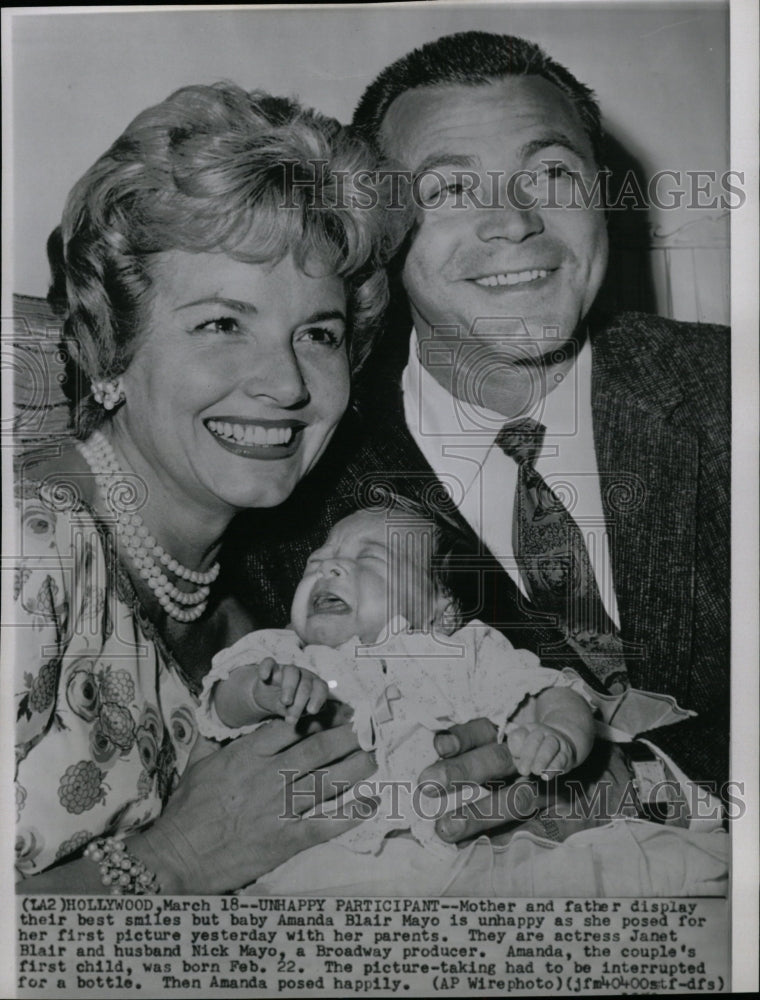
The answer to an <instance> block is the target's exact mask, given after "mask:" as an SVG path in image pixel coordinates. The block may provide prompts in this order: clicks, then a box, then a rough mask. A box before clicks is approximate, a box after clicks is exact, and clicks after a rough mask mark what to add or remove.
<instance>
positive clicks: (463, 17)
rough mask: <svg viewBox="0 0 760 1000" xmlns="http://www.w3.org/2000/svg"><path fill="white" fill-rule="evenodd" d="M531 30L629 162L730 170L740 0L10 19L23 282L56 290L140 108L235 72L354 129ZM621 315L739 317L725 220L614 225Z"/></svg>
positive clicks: (27, 14)
mask: <svg viewBox="0 0 760 1000" xmlns="http://www.w3.org/2000/svg"><path fill="white" fill-rule="evenodd" d="M468 29H479V30H487V31H498V32H504V33H509V34H516V35H523V36H525V37H527V38H530V39H532V40H534V41H536V42H538V43H539V44H541V45H542V46H544V47H545V48H546V49H547V50H548V51H549V52H550V53H551V54H552V55H553V56H554V57H555V58H556V59H557V60H559V61H560V62H562V63H564V64H565V65H566V66H567V67H568V68H569V69H570V70H572V71H573V72H574V73H575V75H576V76H578V77H579V79H581V80H583V81H584V82H585V83H587V84H588V85H590V86H591V87H593V88H594V89H595V90H596V92H597V94H598V96H599V99H600V101H601V105H602V110H603V112H604V115H605V120H606V123H607V126H608V129H609V130H610V132H611V133H612V135H613V136H614V138H615V139H616V140H617V143H618V144H619V156H620V162H621V164H622V165H624V166H626V167H627V166H631V165H632V166H633V167H635V168H636V169H637V171H638V172H639V175H640V176H642V177H643V178H644V179H645V180H646V178H647V177H648V176H650V175H651V174H652V173H653V172H654V171H656V170H658V169H663V168H667V169H675V170H679V169H680V170H687V169H688V170H697V169H699V170H715V171H717V172H718V174H720V173H722V172H723V171H725V170H726V169H727V167H728V7H727V4H713V3H708V2H692V3H690V4H680V3H673V2H661V3H639V4H628V3H621V2H616V3H611V2H610V3H607V4H587V3H567V2H565V3H562V4H557V3H530V4H526V3H506V2H504V3H498V4H488V5H479V4H473V3H468V4H455V5H448V4H442V3H440V4H439V3H427V4H397V5H376V6H371V7H370V6H366V5H365V6H363V7H359V8H354V7H346V6H339V7H334V8H330V9H327V8H324V9H308V8H305V7H298V8H295V9H292V10H276V9H272V8H270V9H265V8H262V9H240V8H237V9H227V10H223V9H214V10H209V11H200V10H181V9H176V10H171V11H133V10H130V9H125V10H123V11H120V12H102V13H101V12H94V11H88V12H86V13H70V12H67V11H65V10H64V11H62V12H61V13H57V14H56V13H37V12H35V11H32V10H28V11H26V10H25V11H19V13H18V14H17V15H16V16H14V17H13V19H12V22H11V31H12V36H11V52H12V72H11V74H10V79H11V81H12V101H11V108H12V116H13V119H12V134H13V139H14V142H13V157H12V163H13V185H12V197H13V225H14V230H13V231H14V269H15V275H14V289H15V290H16V291H18V292H23V293H26V294H31V295H43V294H44V293H45V291H46V288H47V278H48V275H47V263H46V258H45V249H44V248H45V241H46V239H47V236H48V234H49V233H50V231H51V230H52V228H53V227H54V226H55V225H56V224H57V222H58V221H59V218H60V212H61V209H62V206H63V202H64V199H65V197H66V194H67V192H68V190H69V188H70V187H71V185H72V184H73V183H74V181H75V180H76V179H77V178H78V177H79V176H80V175H81V173H82V172H83V171H84V170H85V169H86V168H87V167H88V166H89V165H90V164H91V163H92V162H93V161H94V159H95V158H96V157H97V156H98V155H99V154H100V153H102V152H103V151H104V150H105V149H106V147H107V146H108V145H109V143H110V142H111V141H112V140H113V139H114V138H116V136H117V135H118V134H119V133H120V132H121V130H122V129H123V128H124V126H125V125H126V124H127V123H128V122H129V121H130V120H131V118H132V117H133V116H134V115H135V114H136V113H137V112H138V111H140V110H142V109H143V108H144V107H147V106H148V105H150V104H154V103H156V102H158V101H160V100H161V99H163V98H164V97H165V96H166V95H167V94H169V93H170V92H171V91H172V90H174V89H176V88H177V87H180V86H182V85H184V84H188V83H211V82H213V81H215V80H218V79H230V80H233V81H235V82H236V83H239V84H241V85H242V86H244V87H246V88H253V87H263V88H265V89H268V90H271V91H272V92H274V93H285V94H292V95H296V96H299V97H300V98H301V99H302V100H304V101H305V102H306V103H308V104H311V105H313V106H315V107H318V108H320V109H321V110H323V111H325V112H328V113H330V114H333V115H335V116H336V117H338V118H340V119H342V120H348V119H349V118H350V116H351V113H352V110H353V107H354V105H355V103H356V101H357V99H358V97H359V95H360V94H361V92H362V90H363V88H364V87H365V86H366V85H367V84H368V83H369V82H370V81H371V80H372V78H373V77H374V76H375V75H376V74H377V73H378V72H379V71H380V70H381V69H382V68H383V67H384V66H385V65H386V64H387V63H389V62H390V61H392V60H393V59H395V58H397V57H398V56H400V55H402V54H403V53H405V52H407V51H409V50H410V49H411V48H413V47H414V46H416V45H419V44H421V43H423V42H425V41H428V40H430V39H433V38H436V37H438V36H439V35H442V34H447V33H450V32H454V31H462V30H468ZM613 226H614V228H615V230H616V234H617V235H616V245H617V254H616V256H615V257H614V258H613V277H614V284H615V295H616V296H617V300H618V302H619V304H622V305H626V306H642V307H644V308H648V309H652V310H657V311H660V312H664V313H668V314H671V315H677V316H678V317H679V318H682V319H692V318H699V319H708V320H717V321H727V319H728V251H727V220H726V219H725V218H723V217H721V216H720V213H719V212H709V211H706V210H704V209H702V210H699V209H691V210H690V209H688V208H685V207H682V208H681V209H680V210H677V211H670V212H664V211H659V212H658V211H653V212H650V214H649V217H648V218H642V217H641V214H640V213H638V214H636V215H635V216H634V217H628V218H627V219H626V218H623V217H619V218H615V219H614V220H613Z"/></svg>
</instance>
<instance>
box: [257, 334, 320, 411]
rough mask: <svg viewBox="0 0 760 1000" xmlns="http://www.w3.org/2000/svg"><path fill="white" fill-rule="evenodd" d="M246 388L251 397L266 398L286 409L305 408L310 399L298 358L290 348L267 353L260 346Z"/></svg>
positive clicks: (275, 349)
mask: <svg viewBox="0 0 760 1000" xmlns="http://www.w3.org/2000/svg"><path fill="white" fill-rule="evenodd" d="M243 388H244V390H245V392H246V393H247V395H249V396H257V397H258V396H266V397H268V398H269V399H271V400H272V401H273V402H274V403H276V404H277V405H278V406H281V407H283V408H286V409H290V408H293V407H297V406H303V405H305V404H306V403H308V402H309V398H310V396H309V389H308V386H307V384H306V380H305V378H304V374H303V371H302V370H301V365H300V363H299V360H298V356H297V355H296V353H295V351H294V350H293V348H292V345H290V344H288V345H287V346H286V347H267V348H266V349H264V350H262V349H261V346H260V345H257V346H256V347H255V348H254V349H253V352H252V356H251V360H250V371H249V372H248V373H247V374H246V375H245V382H244V386H243Z"/></svg>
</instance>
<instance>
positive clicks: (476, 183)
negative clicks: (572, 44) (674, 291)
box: [249, 32, 730, 839]
mask: <svg viewBox="0 0 760 1000" xmlns="http://www.w3.org/2000/svg"><path fill="white" fill-rule="evenodd" d="M354 126H355V128H356V129H357V130H358V132H359V133H360V134H362V135H363V136H364V137H365V138H367V139H368V140H369V141H370V142H371V143H373V144H374V145H375V146H376V147H377V148H378V149H379V150H380V151H381V152H382V153H383V154H384V155H385V157H387V158H388V159H389V160H390V161H391V163H392V164H393V165H394V166H395V167H397V168H398V169H399V170H401V171H402V176H405V177H407V178H409V179H411V181H412V183H411V185H410V191H411V192H413V195H414V201H415V205H414V210H415V221H414V225H413V227H412V230H411V232H410V233H409V236H408V238H407V240H406V242H405V245H404V247H403V249H402V252H401V254H400V256H399V258H398V260H397V261H396V262H395V266H394V267H393V268H392V271H393V272H394V273H395V274H396V275H397V277H398V278H399V290H398V295H399V297H405V299H406V300H407V302H408V306H409V312H410V314H411V323H412V329H411V331H410V330H409V327H408V326H401V327H395V328H393V327H392V328H390V329H389V330H388V331H387V334H386V339H385V341H384V344H383V345H381V348H380V351H379V352H378V355H377V356H376V357H375V358H374V359H373V360H372V362H371V370H370V371H369V373H368V378H367V379H366V380H365V385H364V386H363V388H362V391H361V392H360V401H361V404H362V408H363V412H364V423H363V426H362V427H361V428H360V429H359V433H358V435H357V436H356V438H355V439H354V440H353V442H350V443H347V442H346V441H345V440H343V441H342V442H341V444H340V445H339V449H340V450H338V451H335V450H334V451H333V465H332V466H331V465H330V463H329V462H328V463H326V464H325V465H323V466H322V475H321V478H320V480H318V481H316V482H314V483H312V489H313V490H314V491H315V492H314V493H313V494H312V500H313V503H314V506H315V507H316V506H317V505H321V506H320V514H319V524H316V525H315V527H314V531H315V533H316V537H317V539H318V537H319V533H320V532H325V529H326V526H327V525H329V524H330V523H332V522H334V521H335V520H336V519H337V518H338V517H340V516H342V514H343V513H344V512H345V510H346V508H347V507H348V508H350V506H351V504H354V505H357V504H358V505H361V504H366V503H368V502H369V501H371V500H372V498H373V496H374V494H373V486H375V485H376V484H377V483H378V482H383V483H389V484H392V485H393V487H394V488H395V489H396V490H397V491H401V492H406V493H408V494H411V495H413V496H415V497H417V498H420V497H423V498H424V497H428V498H430V497H431V496H433V495H437V496H439V497H440V496H444V499H445V498H448V501H447V502H448V504H449V506H453V508H455V514H456V516H457V517H458V518H460V519H461V520H462V521H464V522H466V523H467V524H468V525H469V526H470V527H471V528H472V529H474V531H475V533H476V534H477V536H478V537H479V539H480V541H481V543H482V551H481V553H480V554H479V557H478V567H477V573H476V576H477V583H476V585H475V587H474V588H472V587H471V588H470V591H469V593H468V597H467V599H466V600H465V602H464V603H467V600H469V602H470V603H469V606H468V611H469V612H470V614H471V615H472V616H473V617H475V616H477V617H479V618H482V619H484V620H485V621H487V622H489V623H490V624H493V625H496V626H497V627H499V628H501V629H503V630H504V631H505V632H506V633H507V634H508V635H509V636H510V638H512V640H513V642H514V644H515V645H522V646H526V647H528V648H531V649H533V650H534V651H536V652H538V653H539V655H541V657H542V659H543V660H544V662H546V663H549V664H554V665H556V666H558V667H559V666H563V665H566V664H568V663H572V664H573V665H575V667H576V668H577V669H579V670H580V672H581V673H583V674H584V676H585V677H586V678H587V679H588V680H589V681H590V682H591V683H593V684H594V685H595V686H596V687H597V688H598V689H599V690H600V691H602V692H606V693H608V694H613V693H617V692H620V691H624V690H626V689H627V688H629V687H631V686H633V687H638V688H644V689H648V690H652V691H657V692H661V693H663V694H667V695H670V696H672V697H674V698H676V699H677V700H678V702H679V703H680V704H681V705H682V706H683V707H684V708H687V709H690V710H692V711H694V712H696V713H697V717H696V718H695V719H693V720H690V721H689V722H686V723H680V724H679V725H677V726H671V727H668V728H665V729H658V730H657V731H656V736H655V737H654V738H655V740H656V742H657V745H658V746H661V747H663V748H664V749H666V750H667V751H669V752H670V753H671V754H672V755H673V758H674V759H675V760H677V761H678V762H679V763H680V764H681V765H682V766H683V767H684V768H685V770H686V771H687V772H688V774H689V776H690V777H692V778H694V779H696V780H700V781H714V782H719V781H723V780H725V778H726V776H727V759H728V753H727V751H728V699H729V680H728V678H729V651H728V621H729V608H728V598H729V576H728V540H729V520H728V519H729V493H728V489H729V443H730V431H729V401H728V385H729V362H728V346H729V343H728V333H727V331H726V330H725V329H721V328H717V327H707V326H699V325H694V324H685V323H678V322H675V321H672V320H666V319H662V318H659V317H656V316H650V315H643V314H625V315H619V316H614V317H602V316H601V315H598V314H596V315H595V310H594V309H593V308H592V307H593V306H594V303H595V300H596V299H597V294H598V292H599V289H600V287H601V284H602V281H603V279H604V276H605V270H606V264H607V230H606V219H605V211H604V205H603V204H602V203H601V201H600V198H599V197H598V193H599V190H600V185H599V175H600V172H601V171H602V169H603V164H604V159H603V156H604V153H603V150H604V136H603V132H602V127H601V118H600V111H599V107H598V105H597V103H596V100H595V99H594V96H593V94H592V93H591V91H590V90H589V89H588V88H587V87H585V86H584V85H583V84H581V83H580V82H578V81H577V80H576V79H575V78H574V77H573V76H572V75H571V74H570V73H569V72H568V71H567V70H566V69H564V68H563V67H562V66H560V65H558V64H557V63H555V62H554V61H553V60H551V59H550V58H548V57H547V56H546V55H545V54H544V53H543V52H542V51H541V50H540V49H539V48H538V47H537V46H535V45H534V44H532V43H531V42H527V41H525V40H522V39H518V38H513V37H510V36H501V35H491V34H485V33H482V32H467V33H463V34H458V35H453V36H448V37H444V38H441V39H438V40H437V41H435V42H432V43H429V44H427V45H425V46H423V47H422V48H421V49H418V50H415V51H414V52H412V53H410V54H409V55H407V56H405V57H403V58H402V59H400V60H398V61H397V62H396V63H394V64H393V65H391V66H390V67H388V68H387V69H386V70H384V71H383V72H382V73H381V74H380V76H379V77H378V78H377V80H376V81H375V82H374V83H373V84H372V85H371V86H370V87H369V88H368V89H367V91H366V92H365V94H364V96H363V97H362V99H361V101H360V103H359V105H358V108H357V111H356V114H355V116H354ZM590 193H591V196H589V194H590ZM349 445H350V447H351V448H352V449H353V450H351V451H349V450H348V448H349ZM346 456H349V457H348V463H349V464H348V469H347V471H346V461H347V458H346ZM336 461H337V467H338V469H339V470H340V474H339V475H338V478H337V480H336V479H335V478H333V470H334V469H335V464H334V463H335V462H336ZM441 487H443V490H441ZM320 489H321V490H322V493H321V496H320V494H319V490H320ZM297 502H298V503H300V504H301V506H300V507H299V508H298V509H299V512H300V511H301V510H303V506H302V503H303V501H302V500H299V501H297ZM291 523H292V522H291ZM311 537H312V539H313V538H314V537H315V536H314V535H312V536H311ZM307 545H308V542H307V541H306V540H303V539H302V540H299V539H293V540H292V543H291V544H290V547H289V548H288V547H287V546H286V545H283V544H282V540H280V542H279V543H278V547H277V557H276V559H277V565H276V571H275V574H274V575H275V577H277V578H278V581H277V582H278V585H280V586H282V587H283V589H285V587H286V586H287V583H286V581H287V582H290V581H291V580H292V579H293V578H294V576H295V572H296V568H297V565H298V562H299V560H302V559H303V558H304V556H305V552H306V551H307ZM262 558H263V559H264V564H262V562H261V559H262ZM289 560H291V561H292V564H293V565H292V569H290V568H289ZM265 564H266V557H261V556H260V555H254V556H253V557H252V560H251V563H250V567H249V570H250V572H251V574H252V575H253V574H254V573H257V574H258V573H261V572H262V570H263V572H264V575H265V576H268V577H269V579H270V580H271V579H273V573H272V568H273V567H272V565H271V562H270V566H269V572H267V568H266V565H265ZM466 576H467V574H464V573H463V580H464V579H465V577H466ZM275 589H276V587H274V588H271V589H270V591H269V598H270V602H271V598H272V595H273V594H274V591H275ZM481 721H482V720H481ZM645 728H646V727H645ZM642 747H643V744H639V745H637V749H636V750H635V751H633V752H632V754H633V755H632V757H631V759H630V760H629V761H628V762H627V764H626V766H625V767H624V771H625V770H626V768H628V770H630V772H632V773H633V774H636V775H637V776H638V772H637V770H636V768H637V766H638V765H639V763H640V760H639V761H637V760H634V759H633V758H634V757H635V756H636V755H637V754H638V755H639V757H642V756H643V757H646V756H647V754H648V753H649V751H648V750H645V749H642ZM439 750H440V752H442V753H446V754H449V755H452V754H453V755H454V757H453V759H452V762H451V763H453V764H454V766H453V767H451V768H448V769H447V768H446V765H445V764H444V765H441V768H442V769H439V770H438V771H437V772H436V774H435V775H434V776H435V777H437V778H439V779H440V778H443V779H446V778H450V777H451V775H452V774H454V772H455V771H456V773H457V774H458V775H459V776H460V777H461V776H466V777H468V778H470V779H473V780H476V781H483V780H492V779H496V778H499V777H504V776H506V775H507V774H508V773H509V768H510V764H511V762H510V761H509V760H508V759H507V757H508V754H507V753H506V751H505V750H504V748H503V745H497V744H496V742H495V732H494V731H493V727H490V728H489V727H488V726H485V727H484V726H483V725H482V724H480V723H478V724H473V725H472V726H470V727H460V728H459V729H458V730H457V732H455V733H452V734H450V735H449V736H447V737H444V738H442V740H441V741H440V742H439ZM653 756H654V755H653ZM650 763H651V765H652V767H653V768H654V770H653V771H652V772H651V773H652V774H654V773H656V774H657V775H659V776H660V778H661V779H666V778H667V776H668V774H669V773H670V772H669V764H668V762H667V761H666V760H664V759H660V758H656V759H654V760H653V761H651V762H649V763H647V765H646V766H649V764H650ZM626 773H627V772H626ZM431 776H432V775H431ZM644 805H645V806H646V803H644ZM645 811H646V810H645ZM476 829H477V827H473V826H472V824H469V825H468V826H467V828H466V829H463V828H460V829H459V830H456V831H454V830H453V829H452V830H450V831H448V835H449V836H450V837H451V839H460V837H461V836H467V835H471V834H472V833H473V832H475V830H476Z"/></svg>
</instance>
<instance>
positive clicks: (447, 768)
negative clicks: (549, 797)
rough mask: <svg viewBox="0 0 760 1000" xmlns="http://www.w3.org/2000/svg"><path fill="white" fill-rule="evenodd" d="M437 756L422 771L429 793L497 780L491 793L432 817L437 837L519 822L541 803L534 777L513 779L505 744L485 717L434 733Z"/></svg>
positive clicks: (461, 836) (464, 836)
mask: <svg viewBox="0 0 760 1000" xmlns="http://www.w3.org/2000/svg"><path fill="white" fill-rule="evenodd" d="M434 746H435V749H436V752H437V753H438V754H440V756H441V758H442V759H441V760H438V761H436V763H435V764H431V765H430V767H427V768H425V770H424V771H423V772H422V774H421V775H420V783H426V787H425V791H426V792H427V794H431V795H434V794H436V789H437V788H441V789H445V790H446V791H447V792H451V791H456V789H457V787H461V786H462V785H463V784H470V785H471V784H478V785H485V786H489V785H497V786H498V787H494V788H493V790H492V791H491V794H490V796H488V797H486V798H482V799H480V800H479V801H478V802H474V803H471V804H470V805H467V806H464V807H463V808H461V809H457V810H456V811H455V812H453V813H447V814H446V815H445V816H441V818H440V819H439V820H438V821H437V822H436V832H437V833H438V836H439V837H440V838H441V840H445V841H447V842H449V843H456V842H458V841H460V840H468V839H469V838H470V837H475V836H477V835H479V834H481V833H487V832H488V831H489V830H494V829H495V828H496V827H500V826H503V825H505V824H507V823H514V822H523V821H525V820H526V819H529V818H530V817H531V816H532V815H533V814H534V813H535V811H536V809H538V808H540V807H541V806H543V805H544V804H545V802H546V796H545V794H544V792H543V790H541V791H539V789H538V786H537V782H535V781H528V780H517V781H514V780H512V779H514V777H515V775H517V773H518V771H517V768H516V766H515V763H514V761H513V759H512V754H511V753H510V750H509V747H508V746H507V744H506V743H497V742H496V726H494V724H493V723H492V722H490V721H489V720H488V719H474V720H473V721H472V722H466V723H464V724H463V725H460V726H452V727H451V729H448V730H446V732H443V733H437V734H436V736H435V738H434Z"/></svg>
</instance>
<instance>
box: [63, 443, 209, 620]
mask: <svg viewBox="0 0 760 1000" xmlns="http://www.w3.org/2000/svg"><path fill="white" fill-rule="evenodd" d="M77 447H78V449H79V451H80V453H81V454H82V456H83V457H84V459H85V461H86V462H87V464H88V465H89V466H90V468H91V469H92V472H93V474H94V475H95V481H96V482H97V484H98V489H99V490H100V495H101V496H102V498H103V501H104V502H105V504H106V506H107V507H108V509H109V510H110V511H111V513H112V514H113V515H114V517H115V519H116V533H117V535H118V537H119V539H120V540H121V541H122V542H123V543H124V544H125V545H126V548H127V552H128V553H129V558H130V559H131V560H132V563H133V564H134V566H135V568H136V569H137V571H138V572H139V574H140V576H141V577H142V579H143V580H145V582H146V583H147V584H148V586H149V587H150V589H151V590H152V591H153V593H154V594H155V595H156V599H157V600H158V603H159V604H160V605H161V607H162V608H163V609H164V611H166V613H167V614H168V615H171V617H172V618H174V619H175V621H178V622H192V621H195V619H196V618H200V616H201V615H202V614H203V612H204V611H205V610H206V606H207V604H208V596H209V592H210V589H211V588H210V585H211V584H212V583H213V582H214V580H216V578H217V576H218V575H219V563H218V562H216V563H214V565H213V566H212V567H211V569H210V570H208V571H207V572H206V573H201V572H199V571H198V570H194V569H188V567H187V566H183V565H182V563H179V562H177V560H176V559H173V558H172V556H171V555H169V553H168V552H167V551H166V550H165V549H164V548H163V546H161V545H158V544H157V542H156V540H155V538H154V537H153V536H152V535H151V534H150V532H149V531H148V529H147V528H146V527H145V525H144V523H143V519H142V518H141V517H140V515H139V514H138V513H136V512H130V511H128V510H124V509H120V508H119V505H118V503H117V502H116V494H117V493H118V492H119V491H118V489H117V488H116V487H118V485H119V484H121V485H123V486H126V485H127V483H126V480H125V478H124V473H123V472H122V470H121V468H120V467H119V463H118V462H117V460H116V455H115V454H114V450H113V448H112V447H111V445H110V444H109V443H108V441H106V439H105V437H104V436H103V435H102V434H101V433H100V431H93V433H92V434H91V435H90V437H89V438H88V439H87V440H86V441H79V442H78V443H77ZM159 563H160V565H159ZM161 566H163V567H164V568H165V569H166V570H167V571H168V572H169V573H172V574H173V575H174V576H177V577H179V578H180V579H181V580H185V581H186V582H187V583H193V584H196V587H195V589H194V590H180V588H179V587H177V586H176V585H175V584H173V583H172V582H171V581H170V580H169V577H168V576H167V575H166V573H165V572H164V571H163V570H162V569H161Z"/></svg>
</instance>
